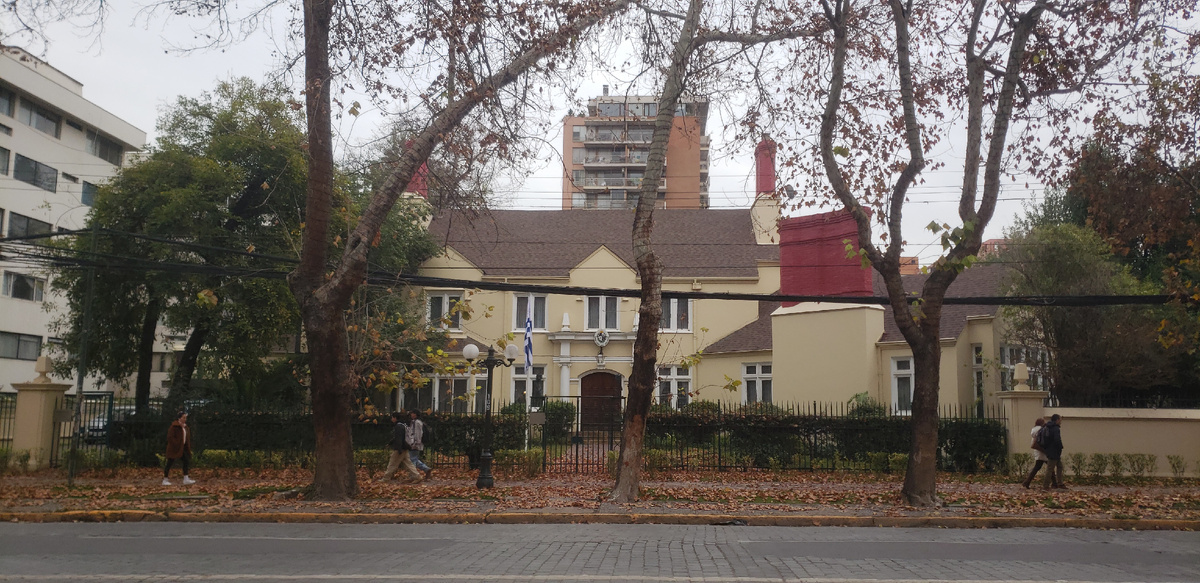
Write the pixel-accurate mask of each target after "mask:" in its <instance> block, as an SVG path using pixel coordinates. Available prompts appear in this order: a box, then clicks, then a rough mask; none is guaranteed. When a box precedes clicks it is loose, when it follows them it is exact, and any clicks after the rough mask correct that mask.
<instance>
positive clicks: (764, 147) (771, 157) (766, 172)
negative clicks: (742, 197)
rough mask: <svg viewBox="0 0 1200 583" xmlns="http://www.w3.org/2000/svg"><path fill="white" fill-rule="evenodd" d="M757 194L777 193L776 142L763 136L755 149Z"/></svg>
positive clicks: (755, 190)
mask: <svg viewBox="0 0 1200 583" xmlns="http://www.w3.org/2000/svg"><path fill="white" fill-rule="evenodd" d="M754 170H755V178H756V180H755V189H754V192H755V194H765V193H770V192H775V142H773V141H771V138H769V137H766V136H763V139H762V141H761V142H759V143H758V146H756V147H755V148H754Z"/></svg>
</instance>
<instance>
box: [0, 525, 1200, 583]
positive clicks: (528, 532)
mask: <svg viewBox="0 0 1200 583" xmlns="http://www.w3.org/2000/svg"><path fill="white" fill-rule="evenodd" d="M9 581H55V582H59V581H63V582H65V581H71V582H81V583H82V582H91V581H251V582H253V581H296V582H314V581H319V582H336V581H346V582H360V581H381V582H386V581H433V582H438V583H442V582H459V581H461V582H465V583H476V582H483V581H536V582H553V581H563V582H569V583H576V582H583V583H605V582H610V581H611V582H625V581H629V582H655V583H659V582H661V583H668V582H677V581H678V582H684V581H698V582H713V583H717V582H720V583H736V582H754V583H758V582H788V581H795V582H799V581H805V582H813V583H852V582H876V581H887V582H890V583H901V582H905V581H934V582H940V581H1028V582H1032V581H1038V582H1044V581H1066V582H1126V581H1154V582H1166V581H1191V582H1196V581H1200V533H1197V532H1171V531H1161V532H1155V531H1144V532H1143V531H1097V530H1073V529H1003V530H967V529H888V528H836V527H830V528H786V527H738V526H658V525H410V524H399V525H322V524H191V523H112V524H90V523H89V524H83V523H80V524H26V523H20V524H12V523H6V524H0V582H9Z"/></svg>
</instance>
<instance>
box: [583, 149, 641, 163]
mask: <svg viewBox="0 0 1200 583" xmlns="http://www.w3.org/2000/svg"><path fill="white" fill-rule="evenodd" d="M649 158H650V153H649V152H627V153H617V152H588V154H587V155H586V156H585V157H584V158H583V165H584V166H628V165H635V166H645V165H646V161H647V160H649Z"/></svg>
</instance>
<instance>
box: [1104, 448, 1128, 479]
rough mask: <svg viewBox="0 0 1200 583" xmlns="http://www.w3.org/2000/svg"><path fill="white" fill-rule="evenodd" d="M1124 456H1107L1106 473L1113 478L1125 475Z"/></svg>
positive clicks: (1117, 454)
mask: <svg viewBox="0 0 1200 583" xmlns="http://www.w3.org/2000/svg"><path fill="white" fill-rule="evenodd" d="M1126 469H1127V467H1126V465H1125V456H1123V455H1121V454H1119V453H1114V454H1109V456H1108V473H1109V475H1111V476H1112V477H1114V478H1120V477H1123V476H1124V475H1125V470H1126Z"/></svg>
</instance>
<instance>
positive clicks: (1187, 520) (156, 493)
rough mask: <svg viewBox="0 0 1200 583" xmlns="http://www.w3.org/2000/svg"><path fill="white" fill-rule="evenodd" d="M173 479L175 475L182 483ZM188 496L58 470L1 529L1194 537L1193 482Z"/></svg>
mask: <svg viewBox="0 0 1200 583" xmlns="http://www.w3.org/2000/svg"><path fill="white" fill-rule="evenodd" d="M173 477H176V478H177V477H178V474H176V476H173ZM192 477H193V478H195V479H196V480H197V483H196V484H195V485H191V486H186V487H185V486H181V485H178V481H175V484H176V485H174V486H162V485H160V482H161V479H162V474H161V472H160V471H156V470H154V469H153V468H147V469H121V470H116V471H106V470H101V471H98V472H89V473H85V474H83V475H81V476H79V477H77V479H76V480H75V487H74V488H70V489H68V488H67V487H66V477H65V474H64V473H61V472H43V473H39V474H36V475H31V476H11V475H9V476H3V477H0V520H3V521H23V522H62V521H93V522H95V521H165V520H171V521H208V522H331V523H433V522H437V523H491V524H514V523H556V524H559V523H606V524H634V523H643V524H644V523H657V524H691V525H696V524H733V525H756V526H758V525H775V526H891V527H916V526H927V527H951V528H1006V527H1071V528H1115V529H1138V530H1148V529H1177V530H1200V483H1198V482H1197V481H1196V480H1194V479H1193V480H1186V481H1183V482H1179V481H1173V480H1157V481H1154V483H1146V484H1132V483H1131V484H1128V485H1126V484H1117V485H1111V484H1107V485H1106V484H1101V485H1087V484H1073V485H1072V487H1071V489H1069V490H1065V491H1059V490H1055V491H1050V492H1045V491H1041V490H1039V489H1036V488H1034V489H1028V490H1027V489H1025V488H1022V487H1021V485H1020V484H1017V483H1011V482H1008V481H1005V480H1003V479H1000V478H997V477H993V476H980V477H970V476H956V475H943V476H941V477H940V479H941V482H940V483H939V487H938V490H939V493H940V494H941V497H942V500H943V501H944V503H945V505H944V506H943V507H941V508H935V509H921V508H914V507H906V506H901V505H899V491H900V485H901V484H900V481H899V479H898V478H892V477H890V476H881V477H879V476H872V475H861V474H851V473H841V472H835V473H815V474H814V473H803V472H786V473H781V474H775V473H771V472H765V471H764V472H746V473H742V472H735V473H723V474H697V473H690V474H689V473H674V474H670V475H664V476H654V477H652V479H647V480H645V481H644V482H643V500H642V501H641V502H638V503H635V504H612V503H609V502H606V501H605V495H606V493H607V490H608V488H610V487H611V486H612V483H611V481H610V480H609V479H607V478H604V477H602V476H577V475H562V476H541V477H538V478H535V479H531V480H507V479H505V477H504V476H499V475H498V476H497V477H496V487H495V488H492V489H489V490H479V489H477V488H475V486H474V475H473V474H469V473H467V472H465V471H460V470H438V471H435V474H434V479H433V480H431V481H428V482H424V483H421V484H416V485H402V484H399V483H397V482H385V483H379V482H373V481H370V480H369V479H368V476H367V475H366V473H365V472H360V474H359V487H360V494H359V496H358V497H357V498H356V499H355V500H352V501H348V502H323V501H312V500H305V499H304V497H303V494H302V493H297V492H296V490H297V489H300V488H302V487H303V486H305V485H307V484H308V483H309V482H310V481H311V474H310V473H309V472H306V471H302V470H262V471H254V470H205V469H198V470H196V471H195V472H193V474H192Z"/></svg>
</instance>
